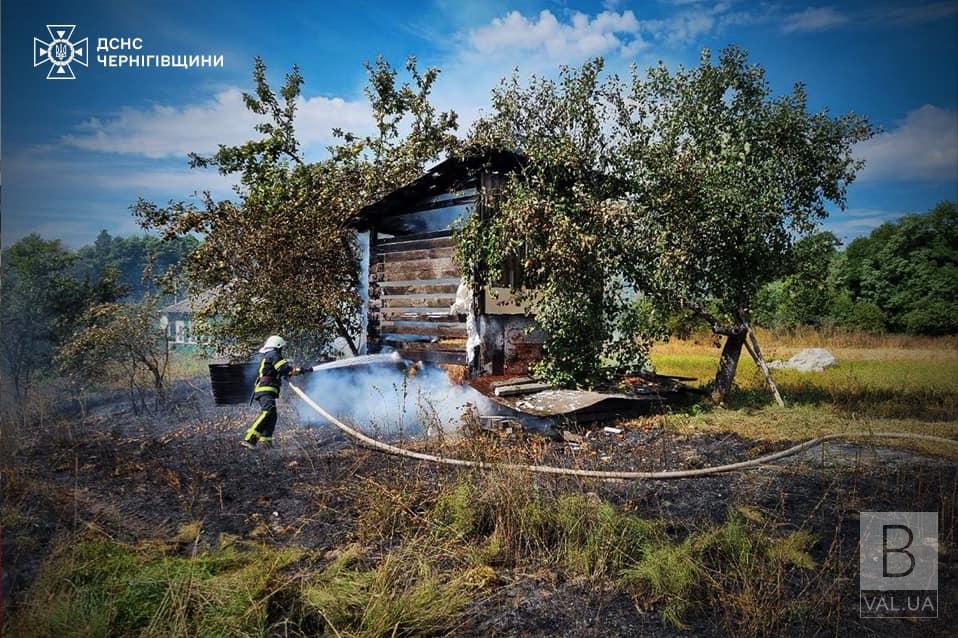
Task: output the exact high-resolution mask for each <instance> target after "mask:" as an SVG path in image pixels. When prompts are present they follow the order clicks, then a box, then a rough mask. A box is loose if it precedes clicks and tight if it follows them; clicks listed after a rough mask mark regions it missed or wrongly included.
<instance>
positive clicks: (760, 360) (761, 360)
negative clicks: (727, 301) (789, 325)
mask: <svg viewBox="0 0 958 638" xmlns="http://www.w3.org/2000/svg"><path fill="white" fill-rule="evenodd" d="M746 326H747V327H748V339H747V340H746V341H745V349H746V350H748V353H749V354H750V355H752V359H754V360H755V364H756V365H757V366H758V369H759V370H761V371H762V374H764V375H765V384H766V385H767V386H768V388H769V390H771V391H772V394H773V395H775V402H776V403H778V405H779V406H780V407H783V408H784V407H785V402H784V401H782V395H781V394H779V393H778V386H776V385H775V382H774V381H773V380H772V371H771V370H769V369H768V365H767V364H766V363H765V357H763V356H762V349H761V348H759V347H758V339H756V338H755V333H754V332H752V327H751V326H748V324H746Z"/></svg>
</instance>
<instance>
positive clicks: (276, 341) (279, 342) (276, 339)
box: [259, 335, 286, 353]
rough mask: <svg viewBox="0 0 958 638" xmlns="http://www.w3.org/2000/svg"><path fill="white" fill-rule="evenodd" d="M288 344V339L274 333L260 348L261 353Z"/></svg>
mask: <svg viewBox="0 0 958 638" xmlns="http://www.w3.org/2000/svg"><path fill="white" fill-rule="evenodd" d="M285 345H286V339H283V338H282V337H280V336H278V335H273V336H272V337H270V338H269V339H267V340H266V343H264V344H263V347H262V348H260V349H259V351H260V353H264V352H269V351H270V350H279V349H281V348H282V347H283V346H285Z"/></svg>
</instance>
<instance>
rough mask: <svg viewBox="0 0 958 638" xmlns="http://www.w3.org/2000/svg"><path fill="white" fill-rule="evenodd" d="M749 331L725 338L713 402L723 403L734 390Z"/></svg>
mask: <svg viewBox="0 0 958 638" xmlns="http://www.w3.org/2000/svg"><path fill="white" fill-rule="evenodd" d="M747 334H748V330H747V329H743V330H742V331H741V332H735V333H733V334H730V335H728V336H727V337H726V338H725V345H724V346H723V347H722V357H721V358H720V359H719V367H718V372H717V373H716V374H715V388H714V389H713V390H712V400H713V401H715V403H723V402H724V401H725V396H726V395H727V394H728V392H729V390H731V389H732V383H733V382H734V381H735V371H736V369H737V368H738V360H739V357H740V356H741V355H742V346H744V345H745V339H746V337H747Z"/></svg>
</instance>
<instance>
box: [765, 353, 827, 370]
mask: <svg viewBox="0 0 958 638" xmlns="http://www.w3.org/2000/svg"><path fill="white" fill-rule="evenodd" d="M834 365H838V360H837V359H835V355H833V354H832V353H831V352H829V351H828V350H826V349H825V348H806V349H804V350H802V351H801V352H798V353H796V354H795V356H793V357H792V358H791V359H789V360H788V361H770V362H769V364H768V367H769V368H787V369H791V370H799V371H801V372H821V371H822V370H824V369H825V368H831V367H832V366H834Z"/></svg>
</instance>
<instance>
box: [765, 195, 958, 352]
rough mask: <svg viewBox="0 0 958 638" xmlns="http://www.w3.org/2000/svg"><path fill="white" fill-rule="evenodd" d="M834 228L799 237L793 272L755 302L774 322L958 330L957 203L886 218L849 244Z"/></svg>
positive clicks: (913, 330)
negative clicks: (891, 220)
mask: <svg viewBox="0 0 958 638" xmlns="http://www.w3.org/2000/svg"><path fill="white" fill-rule="evenodd" d="M839 245H840V242H839V241H838V239H837V238H836V237H835V235H833V234H832V233H830V232H823V233H818V234H815V235H811V236H809V237H806V238H804V239H802V240H801V241H799V242H798V244H797V245H796V251H795V258H794V259H795V261H794V265H793V272H792V274H791V275H789V276H788V277H785V278H784V279H780V280H778V281H775V282H773V283H771V284H769V285H768V286H766V287H765V288H764V289H763V290H762V291H761V293H760V295H759V297H758V299H757V300H756V301H757V303H756V304H755V308H753V309H752V314H753V318H754V320H755V322H756V323H758V324H760V325H764V326H767V327H771V328H784V329H788V328H794V327H798V326H815V327H829V326H839V327H845V328H849V329H852V330H865V331H868V332H899V333H901V332H903V333H911V334H925V335H944V334H958V206H956V204H955V202H950V201H948V202H942V203H941V204H938V206H936V207H935V208H933V209H932V210H931V211H929V212H927V213H924V214H920V215H906V216H905V217H902V218H901V219H900V220H898V221H897V222H895V223H886V224H882V225H881V226H879V227H878V228H876V229H875V230H873V231H872V232H871V233H870V234H869V235H868V236H867V237H859V238H857V239H855V240H853V241H851V242H850V243H849V244H848V246H847V247H845V249H844V250H839Z"/></svg>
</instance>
